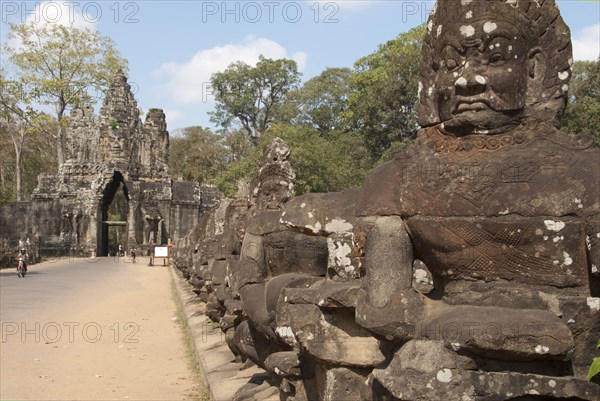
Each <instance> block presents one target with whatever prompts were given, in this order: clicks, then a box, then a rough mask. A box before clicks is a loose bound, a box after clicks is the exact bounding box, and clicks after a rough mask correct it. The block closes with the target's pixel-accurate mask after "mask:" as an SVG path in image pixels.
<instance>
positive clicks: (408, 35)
mask: <svg viewBox="0 0 600 401" xmlns="http://www.w3.org/2000/svg"><path fill="white" fill-rule="evenodd" d="M425 29H426V28H425V25H421V26H418V27H416V28H413V29H411V30H410V31H408V32H405V33H402V34H400V35H399V36H398V37H397V38H396V39H394V40H390V41H389V42H387V43H385V44H383V45H381V46H380V47H379V49H378V50H377V51H376V52H375V53H373V54H370V55H368V56H366V57H363V58H361V59H359V60H358V61H357V62H356V63H355V65H354V66H355V70H356V73H355V74H354V76H353V78H352V88H353V91H352V93H351V95H350V104H349V111H348V112H347V113H346V118H347V119H348V120H349V122H350V123H351V124H352V126H354V127H355V128H356V129H359V130H361V131H362V133H363V134H364V136H365V141H366V143H367V146H368V148H369V150H370V152H371V155H372V157H373V158H374V159H375V160H377V159H379V158H380V157H381V156H382V154H383V152H385V151H386V150H387V149H388V148H390V146H392V144H393V143H394V142H401V141H405V140H407V139H411V138H413V137H414V135H415V134H416V131H417V129H418V124H417V105H418V96H417V89H418V83H419V63H420V60H421V43H422V40H423V37H424V36H425Z"/></svg>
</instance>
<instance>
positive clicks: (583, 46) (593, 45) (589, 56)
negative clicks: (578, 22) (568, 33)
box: [573, 24, 600, 61]
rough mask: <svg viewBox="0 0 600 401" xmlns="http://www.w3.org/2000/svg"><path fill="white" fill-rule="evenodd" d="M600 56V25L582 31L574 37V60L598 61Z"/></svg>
mask: <svg viewBox="0 0 600 401" xmlns="http://www.w3.org/2000/svg"><path fill="white" fill-rule="evenodd" d="M599 56H600V24H596V25H592V26H588V27H585V28H583V29H581V30H580V31H579V32H578V34H577V35H576V36H575V35H573V59H575V60H593V61H595V60H598V57H599Z"/></svg>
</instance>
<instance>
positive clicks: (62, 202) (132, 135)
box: [0, 71, 214, 256]
mask: <svg viewBox="0 0 600 401" xmlns="http://www.w3.org/2000/svg"><path fill="white" fill-rule="evenodd" d="M168 161H169V133H168V131H167V124H166V120H165V114H164V113H163V111H162V110H161V109H150V111H149V112H148V113H147V115H146V118H145V121H144V122H142V121H141V119H140V110H139V109H138V107H137V102H136V100H135V98H134V96H133V93H132V92H131V86H130V85H129V84H128V83H127V78H126V77H125V75H124V74H123V72H122V71H119V72H118V73H117V74H116V76H115V78H114V80H113V82H112V83H111V85H110V88H109V90H108V92H107V94H106V98H105V99H104V103H103V105H102V107H101V109H100V115H99V116H98V117H96V116H94V114H93V110H92V108H91V107H81V108H75V109H73V111H72V113H71V118H70V124H69V129H68V132H67V135H66V161H65V163H64V164H63V165H61V166H60V168H59V171H58V174H56V175H49V174H45V175H41V176H40V177H39V184H38V187H37V188H36V189H35V191H34V193H33V195H32V201H31V202H29V203H23V202H21V203H19V204H9V205H6V206H3V207H2V209H4V210H1V212H2V213H0V225H1V226H3V227H7V228H8V227H11V224H9V222H10V219H11V215H14V213H12V212H11V210H14V209H15V208H24V210H25V212H24V213H25V214H28V216H29V218H28V220H29V221H28V224H26V232H22V231H21V232H10V230H9V229H7V230H5V229H3V230H2V233H1V234H0V236H2V237H5V238H3V241H4V243H5V245H6V246H5V248H13V247H14V246H16V245H14V246H12V247H11V246H10V245H11V244H13V243H15V244H16V242H17V240H21V241H24V240H26V238H29V239H30V243H39V246H40V247H41V248H44V249H45V251H44V252H43V253H44V254H48V253H49V252H51V250H52V249H53V248H55V249H56V248H69V249H71V250H73V249H79V250H81V251H85V250H87V251H88V252H91V251H93V250H95V251H96V253H97V255H98V256H105V255H107V254H108V239H109V229H110V227H113V226H120V227H124V229H121V231H122V232H123V234H122V237H121V238H120V239H119V241H120V242H122V243H123V245H125V247H126V249H128V248H129V247H131V246H137V247H138V248H145V247H149V246H152V245H153V244H165V243H167V240H168V238H172V239H173V240H177V239H178V238H180V237H183V236H185V235H187V234H188V233H189V231H190V230H191V228H192V224H193V222H194V221H196V220H197V218H198V215H199V214H200V211H201V208H202V203H203V199H202V198H203V195H202V194H203V191H202V187H201V186H200V185H199V184H198V183H195V182H185V181H173V180H172V179H171V176H170V175H169V173H168V166H167V165H168ZM207 190H209V188H205V193H206V192H207ZM210 192H211V193H214V190H210ZM117 196H118V197H120V199H121V200H122V201H121V202H120V206H121V211H120V215H119V217H120V218H118V219H115V218H114V216H113V217H112V218H110V217H109V208H110V207H111V204H113V202H115V201H116V198H117ZM205 198H206V196H205ZM205 200H206V199H205ZM209 202H210V200H209ZM123 209H124V210H123ZM19 214H21V213H19ZM4 220H6V221H4ZM7 251H9V249H7ZM34 253H35V252H34Z"/></svg>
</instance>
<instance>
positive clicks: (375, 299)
mask: <svg viewBox="0 0 600 401" xmlns="http://www.w3.org/2000/svg"><path fill="white" fill-rule="evenodd" d="M365 251H366V261H365V263H366V275H365V278H364V281H363V285H362V288H361V291H360V294H359V299H358V302H357V307H356V321H357V322H358V324H360V325H361V326H363V327H364V328H366V329H368V330H370V331H371V332H373V333H375V334H378V335H381V336H384V337H385V338H386V339H387V340H392V339H398V340H402V341H404V340H408V339H410V338H413V336H414V334H415V330H416V328H417V325H418V324H419V319H420V317H421V316H422V313H421V312H422V310H423V302H422V300H421V298H420V294H419V293H418V292H416V291H415V290H414V289H413V288H412V279H413V261H414V257H413V245H412V241H411V239H410V236H409V234H408V230H407V228H406V223H405V222H404V221H403V220H402V219H401V218H400V217H398V216H387V217H378V218H377V220H376V221H375V225H374V227H373V229H372V230H371V232H370V233H369V235H368V237H367V242H366V249H365Z"/></svg>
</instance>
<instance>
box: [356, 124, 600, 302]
mask: <svg viewBox="0 0 600 401" xmlns="http://www.w3.org/2000/svg"><path fill="white" fill-rule="evenodd" d="M598 166H600V148H598V147H596V146H594V145H593V142H592V141H591V140H590V138H587V137H569V136H566V135H565V134H564V133H561V132H559V131H558V130H556V129H555V128H553V127H547V126H544V125H541V126H537V127H533V128H529V129H522V130H515V131H514V132H512V133H510V134H504V135H495V136H480V135H478V136H467V137H462V138H457V137H451V136H447V135H444V134H443V133H442V132H440V130H439V129H438V128H435V127H433V128H427V129H423V130H422V131H421V132H420V134H419V138H418V139H417V141H416V142H415V143H414V144H413V145H412V146H411V147H410V148H409V149H408V150H407V152H405V153H402V154H400V155H398V156H397V157H396V158H395V160H393V161H391V162H389V163H387V164H385V165H383V166H381V167H380V168H379V169H378V170H376V171H375V172H374V173H373V175H372V177H373V179H369V178H368V179H367V181H366V183H367V184H366V186H365V188H364V189H363V191H362V195H361V199H360V201H359V206H358V207H357V210H358V211H362V214H363V215H365V216H368V215H388V214H391V215H398V216H401V217H402V218H403V219H405V220H406V221H407V226H408V229H409V231H410V234H411V238H412V240H413V243H414V246H415V251H416V253H417V256H418V257H419V258H421V259H422V260H423V261H424V262H425V264H426V265H427V266H428V267H429V268H430V269H431V270H432V272H433V273H435V274H437V275H439V276H441V277H446V278H448V279H470V280H473V279H477V280H483V281H486V282H490V281H498V280H509V281H515V282H517V283H522V284H531V285H538V286H547V287H548V288H549V289H550V290H552V291H554V290H556V288H569V292H575V293H582V295H583V294H585V293H586V292H587V293H588V294H589V282H588V257H587V255H586V236H587V237H588V243H589V242H590V240H592V241H593V240H594V239H595V236H596V234H597V233H600V185H599V184H600V171H599V169H598ZM383 177H385V178H383ZM382 178H383V179H382Z"/></svg>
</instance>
